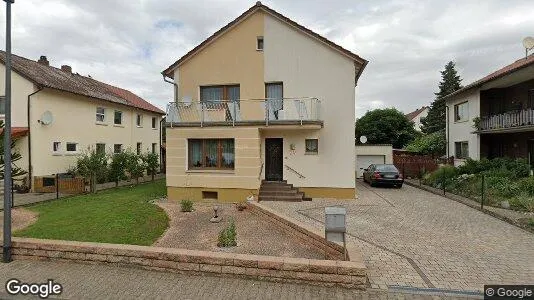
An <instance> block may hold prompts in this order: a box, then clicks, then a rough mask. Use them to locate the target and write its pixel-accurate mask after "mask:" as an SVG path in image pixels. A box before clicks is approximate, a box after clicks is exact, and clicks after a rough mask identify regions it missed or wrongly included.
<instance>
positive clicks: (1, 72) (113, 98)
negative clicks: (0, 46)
mask: <svg viewBox="0 0 534 300" xmlns="http://www.w3.org/2000/svg"><path fill="white" fill-rule="evenodd" d="M5 55H6V54H5V52H3V51H1V52H0V91H2V93H3V91H4V90H5V86H4V84H5V80H4V78H5V65H4V62H5ZM12 66H13V72H12V102H11V111H12V118H11V120H12V124H11V126H12V128H13V132H12V135H13V137H14V138H16V144H15V146H16V147H17V149H18V151H19V152H20V154H21V155H22V159H21V160H19V161H18V162H17V164H18V166H19V167H21V168H23V169H24V170H26V171H27V172H28V178H31V179H33V177H35V176H45V175H51V174H56V173H62V172H65V171H67V169H68V168H69V167H70V166H74V165H75V164H76V156H77V155H78V154H79V153H81V152H82V151H85V150H86V149H88V148H89V147H94V148H95V149H97V150H98V151H106V152H107V153H113V152H119V151H122V150H124V149H127V148H131V149H132V151H137V152H139V153H140V152H146V151H152V152H155V153H158V154H159V153H160V131H161V120H162V117H163V115H164V112H163V111H162V110H160V109H158V108H157V107H155V106H154V105H152V104H150V103H148V102H147V101H145V100H143V99H142V98H140V97H138V96H137V95H135V94H133V93H132V92H130V91H127V90H124V89H121V88H118V87H115V86H111V85H108V84H106V83H103V82H100V81H97V80H95V79H93V78H91V77H89V76H87V77H86V76H81V75H79V74H76V73H73V72H72V68H71V67H69V66H66V65H65V66H62V67H61V68H55V67H52V66H50V63H49V61H48V59H47V58H46V57H45V56H41V57H40V59H39V60H37V61H35V60H30V59H27V58H24V57H21V56H17V55H13V56H12ZM3 100H4V97H0V110H1V111H0V119H3V112H4V106H5V103H4V101H3ZM31 183H32V180H30V181H29V182H28V184H29V185H31Z"/></svg>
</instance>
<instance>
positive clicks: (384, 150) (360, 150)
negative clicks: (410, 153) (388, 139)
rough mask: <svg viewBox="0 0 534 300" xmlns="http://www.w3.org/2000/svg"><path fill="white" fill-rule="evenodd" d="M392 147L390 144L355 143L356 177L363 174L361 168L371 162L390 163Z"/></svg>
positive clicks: (364, 167)
mask: <svg viewBox="0 0 534 300" xmlns="http://www.w3.org/2000/svg"><path fill="white" fill-rule="evenodd" d="M392 163H393V147H392V146H391V145H371V144H363V145H356V177H357V178H361V177H362V176H363V170H364V169H366V168H367V167H369V165H371V164H392Z"/></svg>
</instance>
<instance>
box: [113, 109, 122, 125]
mask: <svg viewBox="0 0 534 300" xmlns="http://www.w3.org/2000/svg"><path fill="white" fill-rule="evenodd" d="M113 124H115V125H121V124H122V111H120V110H116V111H115V115H114V116H113Z"/></svg>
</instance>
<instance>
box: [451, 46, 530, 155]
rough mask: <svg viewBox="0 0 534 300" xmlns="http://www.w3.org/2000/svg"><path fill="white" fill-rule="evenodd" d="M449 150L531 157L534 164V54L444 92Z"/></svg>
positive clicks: (464, 152)
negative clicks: (456, 89) (450, 91)
mask: <svg viewBox="0 0 534 300" xmlns="http://www.w3.org/2000/svg"><path fill="white" fill-rule="evenodd" d="M444 99H445V101H446V104H447V154H448V156H454V158H455V163H456V164H461V163H462V162H463V160H464V159H466V158H468V157H470V158H472V159H480V158H483V157H485V158H490V159H491V158H496V157H511V158H526V159H528V160H529V162H530V163H531V164H533V165H534V55H529V56H527V57H524V58H521V59H518V60H517V61H515V62H514V63H512V64H510V65H508V66H506V67H504V68H501V69H499V70H497V71H495V72H493V73H491V74H489V75H487V76H485V77H484V78H482V79H480V80H477V81H475V82H473V83H471V84H469V85H467V86H465V87H464V88H462V89H460V90H458V91H456V92H454V93H452V94H449V95H447V96H446V97H444Z"/></svg>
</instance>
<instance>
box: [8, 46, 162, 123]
mask: <svg viewBox="0 0 534 300" xmlns="http://www.w3.org/2000/svg"><path fill="white" fill-rule="evenodd" d="M5 57H6V53H5V52H4V51H0V62H1V63H4V62H5ZM11 61H12V66H13V71H15V72H17V73H19V74H20V75H21V76H23V77H25V78H26V79H28V80H30V81H32V82H34V83H35V84H37V85H39V86H42V87H47V88H51V89H57V90H61V91H66V92H70V93H74V94H78V95H83V96H87V97H91V98H97V99H101V100H105V101H109V102H113V103H118V104H122V105H127V106H131V107H135V108H139V109H143V110H146V111H150V112H154V113H158V114H165V112H163V111H162V110H161V109H159V108H157V107H155V106H154V105H152V104H150V103H149V102H148V101H146V100H144V99H142V98H141V97H139V96H137V95H135V94H134V93H132V92H130V91H127V90H125V89H121V88H119V87H115V86H112V85H109V84H106V83H103V82H100V81H98V80H95V79H93V78H90V77H85V76H82V75H79V74H73V73H70V72H66V71H63V70H61V69H58V68H55V67H52V66H47V65H44V64H41V63H38V62H36V61H34V60H30V59H27V58H24V57H21V56H18V55H12V58H11Z"/></svg>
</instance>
